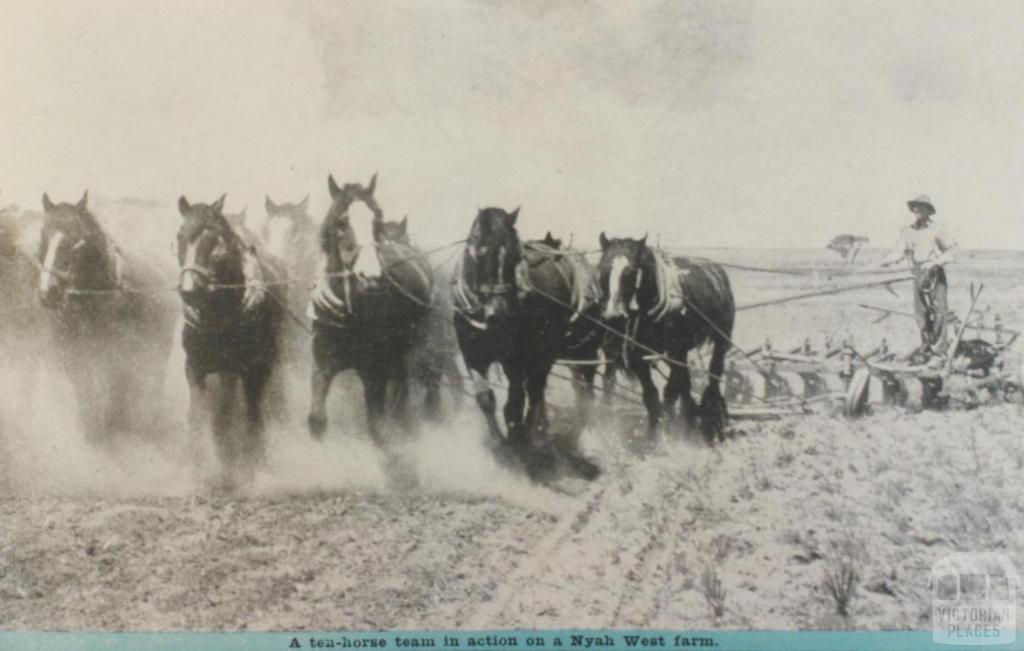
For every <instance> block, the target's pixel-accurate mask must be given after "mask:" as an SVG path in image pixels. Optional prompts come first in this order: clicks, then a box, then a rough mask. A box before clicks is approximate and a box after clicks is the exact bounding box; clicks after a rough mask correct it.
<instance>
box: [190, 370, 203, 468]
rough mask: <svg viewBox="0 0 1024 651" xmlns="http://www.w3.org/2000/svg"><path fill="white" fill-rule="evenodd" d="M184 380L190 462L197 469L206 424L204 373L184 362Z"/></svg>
mask: <svg viewBox="0 0 1024 651" xmlns="http://www.w3.org/2000/svg"><path fill="white" fill-rule="evenodd" d="M185 379H186V380H188V430H189V435H190V436H189V441H190V445H191V448H192V457H193V459H192V461H193V463H194V464H195V465H196V466H197V467H198V465H199V463H200V461H201V457H200V453H201V451H202V447H201V445H200V441H201V437H202V435H203V429H204V425H205V423H206V415H207V405H206V373H204V372H203V371H201V370H199V368H198V367H197V366H196V365H195V364H194V363H193V362H192V360H191V359H186V361H185Z"/></svg>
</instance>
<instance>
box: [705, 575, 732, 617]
mask: <svg viewBox="0 0 1024 651" xmlns="http://www.w3.org/2000/svg"><path fill="white" fill-rule="evenodd" d="M700 593H701V594H702V595H704V600H705V601H706V602H707V604H708V606H709V607H710V608H711V613H712V614H713V615H714V616H715V618H716V619H717V618H719V617H721V616H722V615H723V614H724V613H725V596H726V592H725V587H724V586H723V585H722V580H721V579H720V578H719V576H718V570H717V569H716V568H715V566H714V565H712V564H711V563H707V564H705V565H704V570H703V571H702V572H701V575H700Z"/></svg>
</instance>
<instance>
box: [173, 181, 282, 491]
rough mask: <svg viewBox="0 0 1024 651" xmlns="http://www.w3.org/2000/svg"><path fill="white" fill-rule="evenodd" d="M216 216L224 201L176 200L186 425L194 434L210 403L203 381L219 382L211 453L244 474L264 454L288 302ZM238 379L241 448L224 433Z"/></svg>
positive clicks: (265, 267)
mask: <svg viewBox="0 0 1024 651" xmlns="http://www.w3.org/2000/svg"><path fill="white" fill-rule="evenodd" d="M223 209H224V197H223V196H222V197H221V198H220V199H218V200H217V201H215V202H213V203H211V204H203V203H196V204H191V203H189V201H188V200H187V199H186V198H185V197H181V198H180V199H179V200H178V210H179V211H180V212H181V216H182V223H181V228H180V229H179V231H178V244H177V248H178V264H179V266H180V280H179V288H178V290H179V293H180V295H181V302H182V309H183V311H184V316H185V326H184V330H183V332H182V345H183V346H184V349H185V355H186V361H185V375H186V378H187V379H188V384H189V389H190V401H189V423H190V426H191V428H192V429H193V430H194V431H198V430H199V429H200V428H201V427H202V425H203V419H204V417H205V416H206V415H207V413H209V412H210V411H211V410H210V409H209V407H210V406H212V405H211V402H212V400H211V398H213V395H211V394H210V393H209V391H208V389H209V388H208V383H207V379H208V377H209V376H211V375H214V376H218V377H219V379H220V384H221V392H220V395H219V396H218V398H219V401H218V402H219V404H217V405H216V409H214V410H212V411H213V415H214V423H213V426H214V439H215V441H216V443H217V452H218V454H219V456H220V458H221V460H222V461H223V462H224V463H225V465H227V466H228V469H229V470H234V469H235V465H234V464H235V462H241V466H240V468H241V469H242V470H243V471H251V470H252V469H253V468H254V467H255V465H256V463H257V462H259V460H260V459H261V456H262V452H263V447H264V442H263V431H264V412H263V407H264V405H263V403H264V394H265V391H266V389H267V385H268V382H269V381H270V380H271V375H272V374H273V372H274V371H275V368H276V365H277V359H278V351H279V347H280V336H281V322H282V309H281V306H282V305H283V304H284V302H285V301H286V300H287V299H286V293H285V291H284V285H282V284H281V283H280V281H279V280H278V279H279V278H280V272H279V271H278V270H276V269H274V268H273V266H272V265H271V264H269V263H268V262H267V261H266V260H263V259H261V258H260V257H259V256H257V254H256V251H255V249H253V248H251V247H248V246H246V245H245V243H244V242H242V240H241V239H240V238H239V236H238V235H237V234H236V233H235V232H234V230H232V228H231V226H230V225H229V224H228V221H227V219H225V217H224V214H223ZM239 379H241V383H242V390H243V395H244V402H245V416H246V430H245V438H244V439H242V440H238V439H237V438H236V437H234V436H233V435H232V432H231V431H230V425H231V413H232V411H233V406H234V400H235V393H236V392H235V386H236V384H237V381H238V380H239ZM273 407H276V405H275V406H273Z"/></svg>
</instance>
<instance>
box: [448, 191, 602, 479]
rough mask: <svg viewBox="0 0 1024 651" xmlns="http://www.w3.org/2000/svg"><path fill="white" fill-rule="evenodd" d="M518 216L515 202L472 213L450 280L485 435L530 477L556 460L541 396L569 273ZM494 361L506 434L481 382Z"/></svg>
mask: <svg viewBox="0 0 1024 651" xmlns="http://www.w3.org/2000/svg"><path fill="white" fill-rule="evenodd" d="M518 216H519V209H518V208H517V209H516V210H514V211H512V212H506V211H505V210H503V209H501V208H493V207H492V208H484V209H482V210H480V211H478V213H477V215H476V218H475V219H474V220H473V224H472V226H471V228H470V231H469V236H468V238H467V239H466V246H465V249H464V251H463V255H462V258H461V261H460V264H459V266H458V267H457V268H456V272H455V277H454V279H453V284H452V289H453V298H454V302H455V308H456V309H455V314H454V317H453V318H454V325H455V333H456V336H457V339H458V343H459V349H460V350H461V351H462V356H463V359H464V360H465V362H466V366H467V368H468V369H469V371H470V375H471V377H472V379H473V381H474V385H475V386H474V391H475V394H476V400H477V404H478V405H479V406H480V409H481V410H482V411H483V413H484V416H485V418H486V421H487V427H488V432H489V433H490V437H491V440H492V441H494V442H495V443H496V444H497V445H499V446H505V445H508V446H509V447H510V448H511V449H512V450H513V451H514V452H515V453H516V454H517V455H518V456H519V457H520V458H521V459H522V460H523V461H524V462H525V464H526V469H527V471H528V472H530V474H531V475H534V476H536V475H537V474H538V473H541V474H543V473H546V472H548V471H550V470H551V469H552V467H553V464H554V462H555V461H556V460H557V458H556V454H557V452H556V450H555V449H554V448H553V447H552V446H551V441H550V437H549V435H548V417H547V409H546V404H545V395H544V394H545V389H546V387H547V381H548V375H549V373H550V372H551V367H552V366H553V365H554V363H555V361H556V360H557V359H558V358H559V357H560V356H561V355H562V354H563V352H564V351H565V350H566V333H567V331H568V330H569V327H570V323H571V320H572V318H573V314H574V312H573V307H572V306H573V299H574V283H575V276H574V272H573V268H572V267H571V266H570V265H567V264H565V260H564V256H562V255H559V254H558V252H557V251H556V250H554V249H552V248H551V247H542V246H536V245H535V244H533V243H524V242H522V241H521V240H520V239H519V234H518V232H517V231H516V219H517V218H518ZM494 363H497V364H499V365H500V366H501V369H502V371H503V372H504V375H505V377H506V378H507V379H508V398H507V400H506V402H505V407H504V416H505V425H506V427H507V430H508V434H507V438H506V437H505V436H504V435H503V434H502V431H501V428H500V426H499V425H498V420H497V417H496V415H495V412H496V409H497V404H496V400H495V396H494V391H493V389H492V388H491V385H490V384H489V383H488V381H487V372H488V370H489V368H490V367H491V365H492V364H494ZM527 403H528V406H527ZM524 409H525V411H526V413H525V417H524ZM570 460H572V459H570ZM579 461H584V460H582V459H579ZM584 466H585V468H586V469H584V468H579V469H580V470H581V471H582V474H585V475H589V476H593V475H594V474H596V472H597V471H596V468H594V467H593V466H592V464H589V462H585V464H584Z"/></svg>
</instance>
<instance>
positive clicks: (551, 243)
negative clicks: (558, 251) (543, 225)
mask: <svg viewBox="0 0 1024 651" xmlns="http://www.w3.org/2000/svg"><path fill="white" fill-rule="evenodd" d="M544 244H547V245H548V246H554V245H555V238H554V237H552V236H551V231H548V232H547V235H545V236H544Z"/></svg>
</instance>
